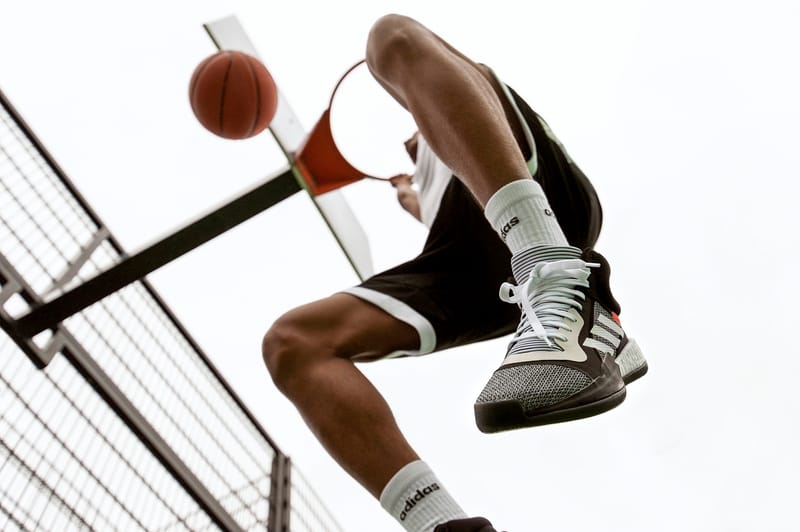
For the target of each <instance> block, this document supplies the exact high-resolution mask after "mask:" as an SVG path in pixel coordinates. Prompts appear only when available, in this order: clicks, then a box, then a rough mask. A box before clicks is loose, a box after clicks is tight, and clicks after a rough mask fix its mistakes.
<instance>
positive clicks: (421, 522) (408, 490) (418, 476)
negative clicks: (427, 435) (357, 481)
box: [380, 460, 467, 532]
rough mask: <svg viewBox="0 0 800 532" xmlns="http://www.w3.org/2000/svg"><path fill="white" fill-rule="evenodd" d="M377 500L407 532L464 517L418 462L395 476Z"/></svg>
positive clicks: (419, 531) (426, 530) (425, 531)
mask: <svg viewBox="0 0 800 532" xmlns="http://www.w3.org/2000/svg"><path fill="white" fill-rule="evenodd" d="M380 501H381V506H383V508H384V510H386V511H387V512H389V514H391V515H392V516H393V517H394V518H395V519H397V522H398V523H400V525H402V526H403V528H405V529H406V531H407V532H431V530H433V529H434V527H436V525H439V524H441V523H446V522H447V521H451V520H453V519H463V518H465V517H467V515H466V514H465V513H464V510H462V509H461V507H460V506H459V505H458V504H457V503H456V501H455V500H453V498H452V497H451V496H450V494H449V493H448V492H447V490H445V489H444V487H443V486H442V483H441V482H439V479H437V478H436V475H435V474H434V473H433V471H432V470H431V469H430V468H429V467H428V465H427V464H426V463H425V462H423V461H422V460H417V461H415V462H411V463H410V464H407V465H406V466H404V467H403V468H402V469H400V471H398V472H397V473H395V475H394V476H393V477H392V479H391V480H390V481H389V482H388V483H387V484H386V487H385V488H383V492H382V493H381V497H380Z"/></svg>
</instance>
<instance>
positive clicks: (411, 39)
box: [367, 15, 625, 431]
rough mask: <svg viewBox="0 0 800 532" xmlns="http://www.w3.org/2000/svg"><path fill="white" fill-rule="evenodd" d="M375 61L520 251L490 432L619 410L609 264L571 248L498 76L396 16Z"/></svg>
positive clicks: (485, 409)
mask: <svg viewBox="0 0 800 532" xmlns="http://www.w3.org/2000/svg"><path fill="white" fill-rule="evenodd" d="M367 60H368V63H369V65H370V68H371V71H372V72H373V74H374V75H375V77H376V78H377V79H378V80H379V81H380V82H381V84H382V85H383V86H384V87H386V89H387V90H388V91H389V92H390V93H391V94H392V95H393V96H394V97H395V98H396V99H398V101H400V103H401V104H403V105H405V107H406V108H407V109H408V110H409V112H410V113H411V114H412V116H413V117H414V119H415V121H416V122H417V125H418V127H419V130H420V132H421V134H422V135H423V136H424V137H425V138H426V139H427V140H428V142H429V144H430V146H431V148H432V149H433V151H434V152H435V153H436V154H437V155H438V156H439V158H440V159H442V161H443V162H444V163H445V164H447V165H448V166H449V167H450V168H452V169H453V170H454V171H455V173H456V174H457V175H458V176H459V178H460V179H461V180H462V181H463V182H464V183H465V184H466V185H467V187H468V188H469V189H470V191H471V192H472V193H473V195H474V196H475V197H476V198H477V199H478V201H479V202H480V203H481V205H483V206H484V208H485V215H486V218H487V219H488V220H489V222H490V224H491V225H492V226H493V227H494V229H495V230H496V231H497V233H498V234H499V235H500V237H501V238H502V240H504V241H505V242H506V244H507V246H508V248H509V249H510V251H511V252H512V269H513V272H514V277H515V279H516V281H517V284H516V285H512V284H505V285H504V286H503V288H502V292H501V293H502V294H503V296H504V299H505V300H506V301H508V302H510V303H515V304H517V305H519V306H520V308H521V309H522V317H521V321H520V324H519V328H518V332H517V335H516V336H515V338H514V340H513V341H512V343H511V344H510V346H509V350H508V352H507V355H506V359H505V361H504V363H503V365H502V366H501V368H500V369H499V370H498V371H497V372H496V373H495V375H494V376H493V377H492V379H491V380H490V382H489V383H488V385H487V387H486V389H485V390H484V393H482V394H481V398H479V404H478V405H476V409H477V410H480V411H479V412H478V411H477V410H476V413H477V415H478V422H479V426H480V428H481V429H482V430H489V431H495V430H503V429H505V428H515V427H519V426H528V425H537V424H542V423H551V422H556V421H566V420H569V419H575V418H579V417H585V416H589V415H593V414H596V413H599V412H602V411H605V410H608V409H609V408H612V407H614V406H616V405H617V404H619V403H620V402H621V401H622V400H623V399H624V397H625V387H624V382H623V380H622V377H621V375H620V372H619V368H618V367H617V366H616V364H615V362H614V357H613V356H607V355H608V350H609V349H607V345H606V344H604V342H611V343H612V344H613V345H612V348H613V349H616V345H617V344H618V343H619V338H618V337H616V335H617V331H616V329H615V328H614V326H613V319H609V320H608V321H609V322H611V324H605V321H603V324H601V325H602V326H601V327H600V328H602V327H606V325H608V327H611V330H608V331H602V333H598V334H602V335H603V336H604V338H602V339H601V340H596V339H595V338H594V336H593V334H594V331H596V330H597V329H598V327H597V324H596V317H595V315H594V314H595V302H596V300H602V301H603V302H605V303H606V307H605V308H606V309H607V310H609V316H613V312H614V309H615V308H617V307H616V302H615V301H613V298H608V297H606V296H607V295H610V293H609V294H606V290H603V283H602V279H603V278H605V277H606V276H604V275H600V276H595V277H593V279H595V278H597V279H599V280H600V282H599V283H598V282H595V281H592V282H590V281H589V277H590V274H591V271H590V269H591V268H599V267H600V266H601V263H600V262H595V259H596V258H597V256H596V254H595V255H592V256H591V257H590V256H589V255H585V254H583V253H582V250H580V249H577V248H574V247H571V246H570V245H569V243H568V241H567V239H566V237H565V235H564V232H563V231H562V229H561V226H560V225H559V223H558V221H557V220H556V218H555V216H554V213H553V211H552V208H551V207H550V205H549V203H548V200H547V197H546V196H545V194H544V191H543V189H542V187H541V186H540V185H539V184H538V183H537V182H535V181H534V180H533V179H531V172H532V170H531V168H530V167H529V165H528V164H527V162H526V161H525V158H524V157H523V154H522V152H521V150H520V146H519V145H518V135H515V133H514V126H515V125H518V124H515V122H517V119H516V117H513V116H509V114H508V113H507V108H506V107H504V105H503V99H502V93H501V92H499V91H498V88H497V86H496V84H493V83H492V76H491V72H490V71H487V70H484V69H483V68H482V67H481V66H479V65H477V64H476V63H475V62H473V61H471V60H469V59H467V58H466V57H465V56H464V55H463V54H460V53H458V52H457V51H456V50H454V49H453V47H452V46H450V45H448V44H447V43H445V42H444V41H443V40H442V39H441V38H439V37H438V36H436V35H435V34H433V33H432V32H431V31H430V30H428V29H427V28H425V27H424V26H422V25H421V24H419V23H418V22H416V21H414V20H412V19H409V18H407V17H401V16H396V15H390V16H386V17H383V18H381V19H380V20H379V21H378V22H376V24H375V25H374V26H373V28H372V31H371V32H370V37H369V40H368V44H367ZM564 215H565V216H569V213H564ZM476 253H480V250H476ZM599 271H607V268H605V267H604V268H601V269H600V270H599ZM592 284H595V285H597V286H594V287H593V286H591V285H592ZM598 288H599V290H598ZM590 331H591V332H590ZM589 336H591V337H592V338H591V340H592V341H591V342H589V343H588V344H587V343H586V342H585V341H584V339H585V338H586V337H589ZM613 349H612V350H613Z"/></svg>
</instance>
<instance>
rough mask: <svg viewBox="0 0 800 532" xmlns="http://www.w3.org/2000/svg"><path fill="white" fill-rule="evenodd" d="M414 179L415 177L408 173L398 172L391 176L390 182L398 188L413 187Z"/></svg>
mask: <svg viewBox="0 0 800 532" xmlns="http://www.w3.org/2000/svg"><path fill="white" fill-rule="evenodd" d="M412 179H413V177H412V176H410V175H408V174H397V175H396V176H394V177H390V178H389V182H390V183H391V184H392V186H393V187H394V188H396V189H401V188H411V183H412Z"/></svg>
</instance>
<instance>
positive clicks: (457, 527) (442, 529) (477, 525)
mask: <svg viewBox="0 0 800 532" xmlns="http://www.w3.org/2000/svg"><path fill="white" fill-rule="evenodd" d="M433 532H497V530H495V529H494V528H493V527H492V523H490V522H489V521H488V520H486V519H484V518H483V517H472V518H469V519H456V520H454V521H448V522H446V523H442V524H441V525H439V526H437V527H436V528H434V529H433Z"/></svg>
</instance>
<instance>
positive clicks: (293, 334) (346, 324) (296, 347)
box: [262, 294, 419, 380]
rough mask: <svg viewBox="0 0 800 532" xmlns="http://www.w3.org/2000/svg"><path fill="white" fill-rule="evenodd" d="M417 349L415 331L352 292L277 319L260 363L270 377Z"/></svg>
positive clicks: (264, 344) (417, 341)
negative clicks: (332, 361)
mask: <svg viewBox="0 0 800 532" xmlns="http://www.w3.org/2000/svg"><path fill="white" fill-rule="evenodd" d="M418 348H419V334H418V333H417V331H416V329H414V328H413V327H411V326H410V325H408V324H407V323H405V322H402V321H400V320H398V319H397V318H395V317H393V316H391V315H390V314H388V313H386V312H385V311H383V310H381V309H380V308H378V307H376V306H375V305H373V304H371V303H368V302H366V301H364V300H362V299H359V298H357V297H355V296H353V295H350V294H334V295H332V296H330V297H327V298H325V299H321V300H319V301H315V302H313V303H309V304H306V305H303V306H300V307H297V308H295V309H293V310H290V311H289V312H287V313H286V314H284V315H283V316H281V317H280V318H279V319H278V320H277V321H276V322H275V323H274V324H273V325H272V327H271V328H270V330H269V331H268V332H267V334H266V335H265V336H264V342H263V346H262V351H263V354H264V361H265V362H266V364H267V367H268V369H269V370H270V373H272V376H273V378H274V379H276V380H277V379H281V378H283V377H286V376H287V375H291V374H292V373H295V372H297V371H298V370H301V369H302V367H303V366H304V365H306V364H309V363H314V362H315V361H319V360H321V359H325V358H345V359H352V360H358V361H366V360H372V359H376V358H381V357H383V356H385V355H387V354H389V353H392V352H394V351H398V350H409V351H413V350H416V349H418Z"/></svg>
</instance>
